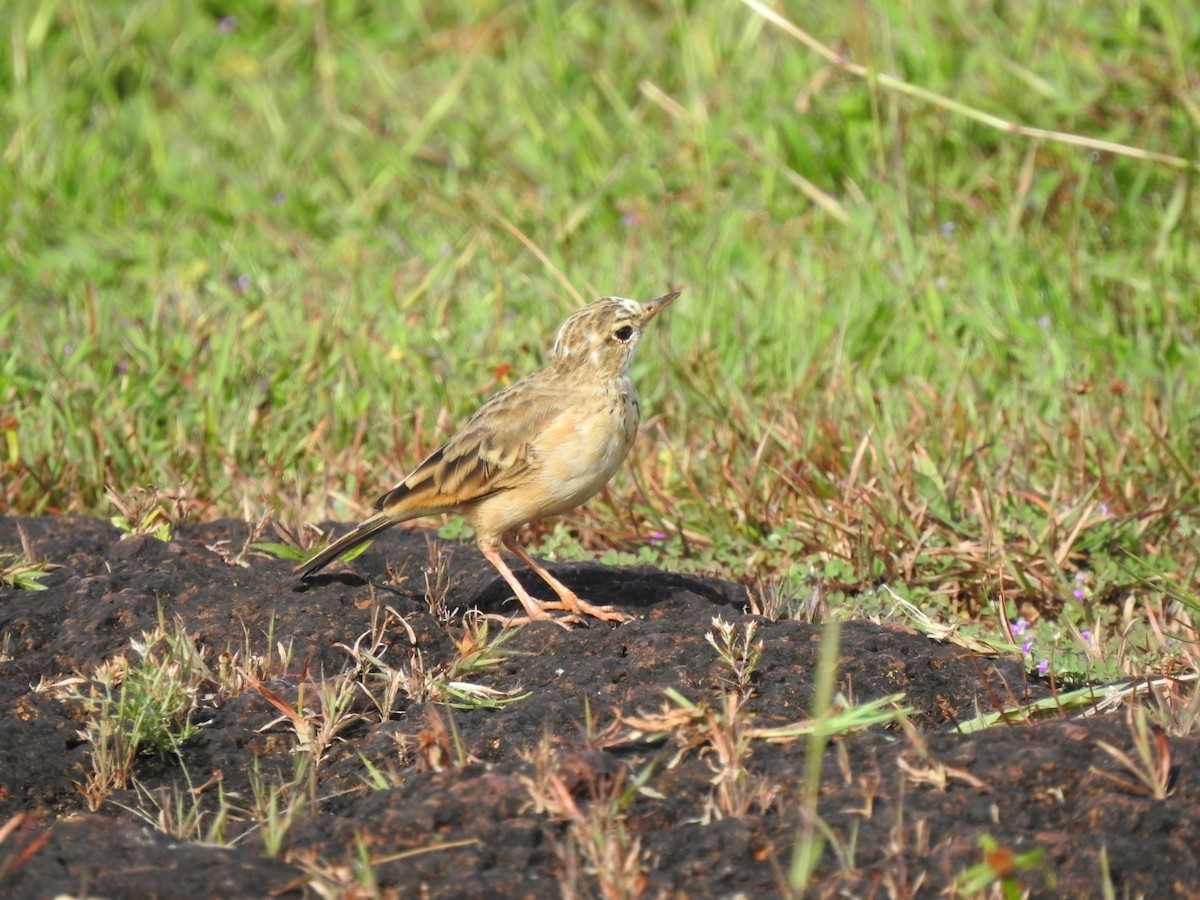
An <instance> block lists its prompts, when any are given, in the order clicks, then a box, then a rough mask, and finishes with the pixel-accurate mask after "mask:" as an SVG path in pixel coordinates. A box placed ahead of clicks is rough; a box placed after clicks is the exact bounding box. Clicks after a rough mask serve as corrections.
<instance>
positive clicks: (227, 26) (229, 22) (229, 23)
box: [217, 16, 238, 34]
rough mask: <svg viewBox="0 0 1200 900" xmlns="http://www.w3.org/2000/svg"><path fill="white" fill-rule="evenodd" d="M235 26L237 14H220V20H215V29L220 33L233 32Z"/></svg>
mask: <svg viewBox="0 0 1200 900" xmlns="http://www.w3.org/2000/svg"><path fill="white" fill-rule="evenodd" d="M237 27H238V20H237V16H222V17H221V21H219V22H217V31H218V32H219V33H220V34H233V33H234V32H235V31H237Z"/></svg>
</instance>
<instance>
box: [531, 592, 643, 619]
mask: <svg viewBox="0 0 1200 900" xmlns="http://www.w3.org/2000/svg"><path fill="white" fill-rule="evenodd" d="M542 605H543V606H544V607H545V608H546V609H562V610H566V611H567V612H569V613H571V614H572V615H574V616H576V617H578V616H591V617H592V618H593V619H600V620H601V621H604V622H629V621H632V619H633V616H631V615H629V614H628V613H624V612H621V610H619V609H617V608H615V607H612V606H596V605H595V604H592V603H588V602H587V601H586V600H581V599H580V598H579V597H578V595H576V594H564V595H562V596H561V598H560V600H559V602H558V603H544V604H542Z"/></svg>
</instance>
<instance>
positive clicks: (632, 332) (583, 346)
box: [550, 291, 680, 375]
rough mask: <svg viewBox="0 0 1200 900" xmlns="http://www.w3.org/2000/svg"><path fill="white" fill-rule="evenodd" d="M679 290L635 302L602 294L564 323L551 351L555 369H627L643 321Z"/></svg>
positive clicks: (623, 371) (617, 372)
mask: <svg viewBox="0 0 1200 900" xmlns="http://www.w3.org/2000/svg"><path fill="white" fill-rule="evenodd" d="M679 293H680V292H679V291H671V293H669V294H664V295H663V296H661V297H659V298H657V299H655V300H651V301H650V302H649V303H638V302H637V301H636V300H626V299H625V298H624V297H602V298H600V299H599V300H597V301H595V302H594V303H589V304H588V305H587V306H585V307H584V308H583V309H581V310H579V311H578V312H576V313H575V314H574V315H572V316H571V318H569V319H567V321H566V322H564V323H563V326H562V328H560V329H559V330H558V337H557V338H556V339H555V341H554V350H553V351H552V354H551V363H550V364H551V365H552V366H554V367H555V368H566V369H573V368H577V367H579V366H589V367H594V368H597V369H600V370H602V371H604V372H606V373H608V374H612V375H624V374H627V373H628V372H629V365H630V363H631V362H632V361H633V349H634V347H636V346H637V344H638V341H639V340H641V338H642V331H643V330H644V329H645V327H646V324H647V323H648V322H649V321H650V320H651V319H653V318H654V317H655V316H657V315H658V314H659V313H660V312H662V311H663V310H664V309H666V308H667V307H668V306H670V305H671V303H672V301H674V300H675V298H676V297H678V296H679Z"/></svg>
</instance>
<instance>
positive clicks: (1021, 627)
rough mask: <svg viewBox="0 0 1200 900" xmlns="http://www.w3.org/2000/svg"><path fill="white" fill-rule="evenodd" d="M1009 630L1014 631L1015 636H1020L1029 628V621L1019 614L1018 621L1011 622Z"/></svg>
mask: <svg viewBox="0 0 1200 900" xmlns="http://www.w3.org/2000/svg"><path fill="white" fill-rule="evenodd" d="M1008 630H1009V631H1011V632H1012V634H1013V637H1020V636H1021V635H1023V634H1024V633H1025V632H1026V631H1028V630H1029V622H1028V621H1027V620H1026V619H1025V617H1024V616H1017V621H1015V622H1010V623H1009V626H1008Z"/></svg>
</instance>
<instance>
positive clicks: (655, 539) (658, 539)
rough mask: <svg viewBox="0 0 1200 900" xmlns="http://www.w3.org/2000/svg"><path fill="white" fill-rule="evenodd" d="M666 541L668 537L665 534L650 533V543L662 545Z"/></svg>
mask: <svg viewBox="0 0 1200 900" xmlns="http://www.w3.org/2000/svg"><path fill="white" fill-rule="evenodd" d="M666 539H667V536H666V535H665V534H663V533H662V532H661V531H652V532H650V543H652V544H661V543H662V542H663V541H665V540H666Z"/></svg>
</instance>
